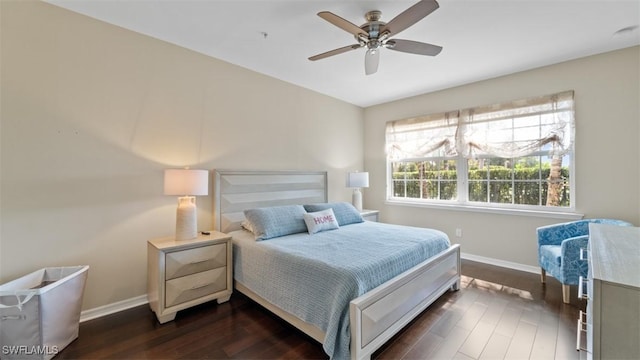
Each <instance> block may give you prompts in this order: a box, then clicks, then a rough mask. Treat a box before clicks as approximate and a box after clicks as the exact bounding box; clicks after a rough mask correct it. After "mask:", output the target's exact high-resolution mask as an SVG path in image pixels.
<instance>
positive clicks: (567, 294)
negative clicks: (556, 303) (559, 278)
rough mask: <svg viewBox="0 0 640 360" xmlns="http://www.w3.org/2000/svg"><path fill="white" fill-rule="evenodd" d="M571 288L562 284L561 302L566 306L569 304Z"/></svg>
mask: <svg viewBox="0 0 640 360" xmlns="http://www.w3.org/2000/svg"><path fill="white" fill-rule="evenodd" d="M570 289H571V287H570V286H569V285H565V284H562V302H563V303H565V304H568V303H569V302H571V292H570V291H569V290H570Z"/></svg>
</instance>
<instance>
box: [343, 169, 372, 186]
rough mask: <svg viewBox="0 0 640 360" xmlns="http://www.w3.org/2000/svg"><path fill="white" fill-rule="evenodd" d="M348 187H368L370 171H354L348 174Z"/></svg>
mask: <svg viewBox="0 0 640 360" xmlns="http://www.w3.org/2000/svg"><path fill="white" fill-rule="evenodd" d="M347 187H350V188H366V187H369V173H368V172H352V173H349V174H348V175H347Z"/></svg>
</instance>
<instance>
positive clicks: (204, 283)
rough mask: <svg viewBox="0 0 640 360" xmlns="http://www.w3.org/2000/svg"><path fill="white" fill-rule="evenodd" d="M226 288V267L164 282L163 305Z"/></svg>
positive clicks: (177, 302)
mask: <svg viewBox="0 0 640 360" xmlns="http://www.w3.org/2000/svg"><path fill="white" fill-rule="evenodd" d="M226 288H227V268H226V267H221V268H217V269H213V270H208V271H204V272H200V273H197V274H192V275H187V276H183V277H180V278H177V279H172V280H168V281H167V282H166V295H165V306H166V307H171V306H174V305H178V304H181V303H184V302H187V301H189V300H193V299H197V298H201V297H203V296H207V295H211V294H214V293H217V292H218V291H222V290H224V289H226Z"/></svg>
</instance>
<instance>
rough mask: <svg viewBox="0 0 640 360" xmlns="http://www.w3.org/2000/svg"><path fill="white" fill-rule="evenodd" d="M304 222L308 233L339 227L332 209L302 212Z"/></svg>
mask: <svg viewBox="0 0 640 360" xmlns="http://www.w3.org/2000/svg"><path fill="white" fill-rule="evenodd" d="M302 216H304V223H305V224H307V230H308V231H309V234H315V233H317V232H320V231H326V230H333V229H337V228H339V227H340V225H338V220H336V216H335V215H334V213H333V209H331V208H329V209H326V210H322V211H318V212H312V213H306V214H303V215H302Z"/></svg>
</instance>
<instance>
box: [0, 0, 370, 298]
mask: <svg viewBox="0 0 640 360" xmlns="http://www.w3.org/2000/svg"><path fill="white" fill-rule="evenodd" d="M0 4H1V7H0V11H1V16H2V17H1V36H2V38H1V41H2V43H1V46H2V49H1V50H2V51H1V52H2V55H1V71H2V73H1V75H2V89H1V90H2V93H1V95H2V97H1V104H0V106H1V121H2V122H1V163H0V165H1V167H0V171H1V177H0V178H1V192H0V195H1V196H2V197H1V223H0V226H1V228H0V235H1V237H0V281H2V282H4V281H8V280H10V279H13V278H16V277H19V276H21V275H23V274H25V273H28V272H31V271H34V270H36V269H39V268H42V267H47V266H59V265H77V264H88V265H90V266H91V269H90V271H89V281H88V283H87V288H86V292H85V302H84V309H89V308H95V307H98V306H102V305H105V304H110V303H114V302H117V301H120V300H125V299H129V298H132V297H135V296H139V295H143V294H144V293H145V292H146V273H147V270H146V269H147V268H146V266H147V265H146V241H147V240H148V239H150V238H154V237H158V236H166V235H170V234H171V233H172V232H173V231H174V222H175V209H176V198H174V197H170V196H164V195H163V194H162V191H163V189H162V179H163V169H165V168H167V167H182V166H191V167H194V168H202V169H214V168H226V169H304V170H327V171H328V172H329V198H330V199H331V200H347V201H348V200H349V199H350V190H349V189H346V188H345V186H344V179H345V174H346V172H348V171H350V170H356V169H359V170H362V167H363V153H362V151H363V114H364V112H363V110H362V109H361V108H359V107H356V106H353V105H350V104H347V103H344V102H341V101H338V100H335V99H332V98H329V97H326V96H323V95H320V94H317V93H314V92H311V91H308V90H305V89H302V88H300V87H296V86H294V85H291V84H288V83H284V82H282V81H279V80H275V79H273V78H269V77H266V76H263V75H260V74H257V73H254V72H251V71H248V70H245V69H243V68H240V67H237V66H234V65H230V64H228V63H225V62H222V61H218V60H215V59H212V58H209V57H206V56H203V55H200V54H197V53H194V52H192V51H188V50H185V49H183V48H179V47H177V46H173V45H170V44H167V43H165V42H162V41H158V40H155V39H151V38H149V37H145V36H142V35H139V34H135V33H133V32H130V31H126V30H123V29H121V28H118V27H115V26H112V25H108V24H105V23H101V22H98V21H96V20H93V19H90V18H88V17H84V16H81V15H78V14H75V13H72V12H69V11H66V10H63V9H60V8H57V7H55V6H52V5H48V4H45V3H41V2H33V1H22V2H20V1H0ZM197 201H198V208H199V227H200V229H203V230H204V229H208V228H210V227H211V226H212V211H211V210H212V197H211V196H204V197H199V198H198V200H197Z"/></svg>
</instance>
